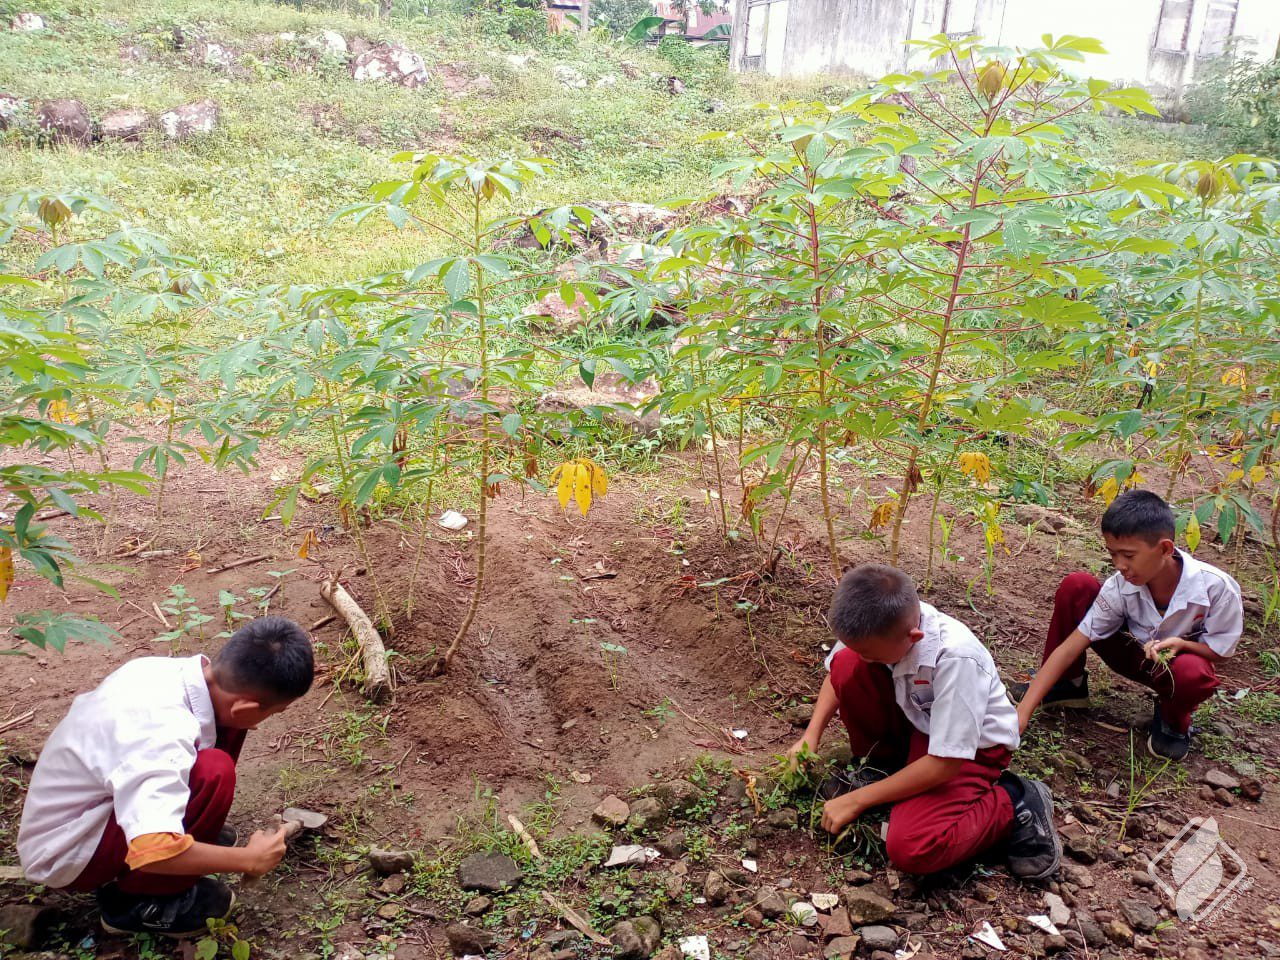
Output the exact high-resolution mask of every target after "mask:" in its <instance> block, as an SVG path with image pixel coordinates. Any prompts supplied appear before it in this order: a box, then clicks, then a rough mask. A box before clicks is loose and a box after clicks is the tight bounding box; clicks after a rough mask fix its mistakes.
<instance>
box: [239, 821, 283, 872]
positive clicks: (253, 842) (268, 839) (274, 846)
mask: <svg viewBox="0 0 1280 960" xmlns="http://www.w3.org/2000/svg"><path fill="white" fill-rule="evenodd" d="M285 831H286V828H285V827H283V826H282V827H281V828H280V829H279V830H276V831H273V832H271V833H268V832H266V831H265V830H257V831H255V832H254V834H253V836H251V837H250V838H249V842H248V843H246V844H245V846H244V852H245V857H246V859H247V861H248V864H247V865H248V866H249V867H250V869H248V870H245V871H243V873H244V875H245V876H246V877H260V876H262V875H263V874H264V873H269V872H270V871H272V870H274V869H275V868H276V865H277V864H279V863H280V861H281V860H282V859H284V850H285V843H284V839H285Z"/></svg>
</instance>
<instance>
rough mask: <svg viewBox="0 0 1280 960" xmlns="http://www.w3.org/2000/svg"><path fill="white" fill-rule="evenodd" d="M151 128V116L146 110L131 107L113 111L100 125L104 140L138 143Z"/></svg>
mask: <svg viewBox="0 0 1280 960" xmlns="http://www.w3.org/2000/svg"><path fill="white" fill-rule="evenodd" d="M150 126H151V115H150V114H149V113H147V111H145V110H140V109H138V108H136V107H130V108H128V109H125V110H113V111H111V113H108V114H107V115H106V116H105V117H103V118H102V123H100V124H99V125H98V127H99V130H100V132H101V133H102V139H103V140H123V141H125V142H128V143H137V142H138V141H139V140H141V139H142V135H143V134H144V133H146V132H147V128H148V127H150Z"/></svg>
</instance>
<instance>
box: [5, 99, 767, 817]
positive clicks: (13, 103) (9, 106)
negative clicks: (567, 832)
mask: <svg viewBox="0 0 1280 960" xmlns="http://www.w3.org/2000/svg"><path fill="white" fill-rule="evenodd" d="M25 107H26V104H25V103H24V102H23V101H22V100H21V99H20V98H18V97H15V96H14V95H13V94H12V93H0V130H8V129H9V127H10V126H11V125H12V124H13V122H14V121H15V120H16V119H18V115H19V114H20V113H22V111H23V109H24V108H25ZM743 786H744V788H745V784H744V785H743ZM744 794H745V789H744Z"/></svg>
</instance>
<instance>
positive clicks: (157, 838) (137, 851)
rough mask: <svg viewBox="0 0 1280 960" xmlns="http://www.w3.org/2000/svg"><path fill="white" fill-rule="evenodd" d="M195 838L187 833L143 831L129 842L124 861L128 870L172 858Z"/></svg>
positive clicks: (188, 848) (188, 846)
mask: <svg viewBox="0 0 1280 960" xmlns="http://www.w3.org/2000/svg"><path fill="white" fill-rule="evenodd" d="M195 842H196V838H195V837H193V836H191V834H189V833H144V834H143V835H142V836H140V837H135V838H134V840H133V842H132V843H130V844H129V851H128V853H126V854H125V857H124V862H125V866H127V867H128V868H129V869H130V870H141V869H142V868H143V867H145V866H147V865H148V864H152V863H159V862H160V861H161V860H172V859H173V858H174V857H176V856H177V855H178V854H180V853H186V852H187V851H188V850H190V849H191V845H192V844H193V843H195Z"/></svg>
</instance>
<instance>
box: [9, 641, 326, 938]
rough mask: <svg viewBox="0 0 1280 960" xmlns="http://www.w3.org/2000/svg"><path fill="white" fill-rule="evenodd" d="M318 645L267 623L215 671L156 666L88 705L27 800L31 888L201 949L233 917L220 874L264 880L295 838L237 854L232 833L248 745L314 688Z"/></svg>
mask: <svg viewBox="0 0 1280 960" xmlns="http://www.w3.org/2000/svg"><path fill="white" fill-rule="evenodd" d="M313 671H314V663H313V659H312V651H311V640H310V638H309V637H308V636H307V634H306V632H305V631H303V629H302V628H301V627H299V626H298V625H297V624H296V623H294V622H293V621H291V620H286V619H285V618H283V617H262V618H260V619H258V620H254V621H252V622H250V623H249V624H247V625H246V626H244V627H241V628H240V629H239V630H237V631H236V632H235V634H234V635H232V637H231V638H230V639H229V640H228V641H227V643H226V645H225V646H224V647H223V648H222V649H221V650H220V651H218V654H217V655H216V656H215V657H214V658H213V661H212V662H210V661H209V660H207V659H206V658H205V657H203V656H196V657H187V658H184V659H170V658H166V657H144V658H142V659H139V660H133V661H131V662H130V663H127V664H125V665H124V666H123V667H121V668H120V669H119V670H117V671H116V672H115V673H113V674H111V675H110V676H109V677H107V679H106V680H104V681H103V682H102V683H101V684H100V685H99V686H98V688H97V689H96V690H93V691H92V692H90V693H86V694H82V695H81V696H79V697H77V698H76V699H75V702H74V703H73V704H72V705H71V710H70V711H69V712H68V713H67V716H66V717H65V718H64V719H63V721H62V722H61V723H60V724H58V726H57V728H56V729H55V730H54V731H53V733H52V734H51V735H50V737H49V740H48V742H47V743H46V744H45V747H44V750H42V751H41V753H40V760H39V762H38V763H37V764H36V768H35V772H34V773H33V774H32V776H31V785H30V787H29V789H28V791H27V800H26V805H25V806H24V808H23V811H22V824H21V827H20V828H19V831H18V854H19V857H20V858H21V860H22V866H23V868H24V869H25V870H26V873H27V876H28V877H29V878H30V879H32V880H34V881H36V882H38V883H43V884H47V885H48V886H50V887H55V888H60V889H70V890H80V891H86V892H88V891H94V892H95V893H96V894H97V898H98V905H99V907H100V909H101V913H102V925H103V927H104V928H106V929H107V930H108V931H110V932H113V933H156V934H162V935H166V936H174V937H180V936H190V935H192V934H198V933H201V932H202V931H204V930H206V929H207V921H208V920H209V919H210V918H222V917H225V916H227V915H228V914H229V913H230V912H231V907H232V905H233V904H234V902H235V896H234V894H233V893H232V892H231V889H230V888H229V887H228V886H227V885H226V884H224V883H222V882H221V881H218V880H215V879H214V878H213V877H209V876H205V874H211V873H240V874H244V875H246V876H250V877H256V876H261V875H262V874H264V873H266V872H267V871H268V870H271V869H272V868H273V867H275V866H276V864H278V863H279V862H280V859H281V857H283V856H284V831H283V830H280V831H278V832H274V833H263V832H258V833H255V834H254V835H253V836H252V837H250V838H249V842H248V844H247V845H245V846H243V847H236V846H233V844H234V843H235V836H234V831H231V830H230V829H229V828H226V827H225V823H226V818H227V813H228V811H230V809H231V800H232V797H233V796H234V794H235V784H236V771H235V764H236V760H237V758H238V757H239V754H240V747H241V744H242V743H243V742H244V736H245V732H246V731H247V730H251V729H253V728H254V727H256V726H257V725H258V724H259V723H261V722H262V721H263V720H266V719H267V718H268V717H270V716H273V715H274V714H277V713H279V712H281V711H282V710H284V709H285V708H286V707H288V706H289V704H291V703H293V701H294V700H296V699H298V698H299V697H301V696H302V695H303V694H304V693H306V692H307V690H308V689H310V687H311V680H312V674H313Z"/></svg>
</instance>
